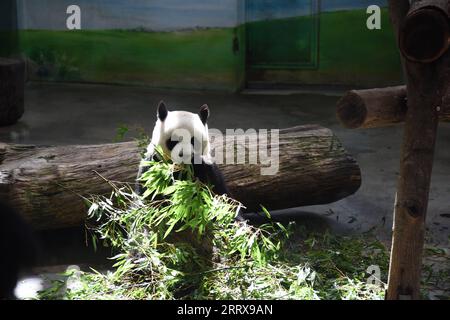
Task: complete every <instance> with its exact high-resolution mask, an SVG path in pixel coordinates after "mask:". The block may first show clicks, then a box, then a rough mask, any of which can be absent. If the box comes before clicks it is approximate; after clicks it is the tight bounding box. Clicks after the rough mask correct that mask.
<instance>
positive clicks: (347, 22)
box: [248, 10, 402, 87]
mask: <svg viewBox="0 0 450 320" xmlns="http://www.w3.org/2000/svg"><path fill="white" fill-rule="evenodd" d="M295 19H303V17H297V18H295ZM366 19H367V14H366V12H365V10H351V11H334V12H323V13H321V14H320V33H319V48H318V65H317V67H316V68H312V69H308V68H306V69H284V70H283V69H267V70H263V69H260V68H255V69H252V68H251V67H250V66H249V70H248V76H249V79H250V80H253V81H256V82H258V81H262V82H272V83H292V84H308V85H311V84H335V85H348V86H357V87H372V86H382V85H389V84H398V83H401V82H402V69H401V63H400V56H399V53H398V51H397V48H396V41H395V37H394V32H393V30H392V28H391V26H390V22H389V14H388V12H387V10H383V12H382V29H381V30H368V29H367V28H366ZM287 20H289V19H280V20H278V21H277V20H272V21H268V22H265V23H270V24H273V28H278V27H279V26H281V25H283V26H284V25H285V24H286V21H287ZM290 20H292V18H290ZM292 23H295V22H294V21H293V22H292ZM284 28H285V29H286V27H284Z"/></svg>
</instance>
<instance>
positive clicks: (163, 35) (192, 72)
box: [20, 28, 243, 91]
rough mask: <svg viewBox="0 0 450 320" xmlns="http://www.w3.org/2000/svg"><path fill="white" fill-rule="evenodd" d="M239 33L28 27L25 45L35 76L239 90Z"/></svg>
mask: <svg viewBox="0 0 450 320" xmlns="http://www.w3.org/2000/svg"><path fill="white" fill-rule="evenodd" d="M238 32H239V28H220V29H219V28H217V29H202V30H193V31H179V32H142V31H126V30H124V31H118V30H104V31H103V30H95V31H94V30H81V31H49V30H26V31H25V30H23V31H20V46H21V48H22V51H23V53H24V54H25V55H26V56H27V57H28V58H29V69H30V71H31V72H30V75H31V76H32V77H33V78H34V79H41V80H42V79H44V80H53V81H87V82H100V83H123V84H137V85H148V86H152V87H160V88H166V87H167V88H169V87H170V88H189V89H212V90H225V91H233V90H236V88H238V87H239V86H240V84H241V82H242V81H243V75H242V69H243V54H242V53H240V52H239V51H237V52H235V51H233V42H234V41H235V37H237V34H238Z"/></svg>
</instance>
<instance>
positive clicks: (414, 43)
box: [400, 7, 450, 63]
mask: <svg viewBox="0 0 450 320" xmlns="http://www.w3.org/2000/svg"><path fill="white" fill-rule="evenodd" d="M449 39H450V28H449V22H448V16H447V15H446V14H445V12H443V11H442V10H439V9H436V8H432V7H427V8H421V9H420V10H415V11H412V12H411V13H410V14H409V15H408V16H407V18H406V19H405V21H404V23H403V25H402V28H401V31H400V50H401V52H402V53H403V55H404V57H405V58H406V59H408V60H410V61H413V62H421V63H430V62H433V61H436V60H437V59H439V58H440V57H441V56H442V55H443V54H444V53H445V52H446V51H447V50H448V48H449V45H450V40H449Z"/></svg>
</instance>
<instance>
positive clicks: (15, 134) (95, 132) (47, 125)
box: [0, 83, 450, 246]
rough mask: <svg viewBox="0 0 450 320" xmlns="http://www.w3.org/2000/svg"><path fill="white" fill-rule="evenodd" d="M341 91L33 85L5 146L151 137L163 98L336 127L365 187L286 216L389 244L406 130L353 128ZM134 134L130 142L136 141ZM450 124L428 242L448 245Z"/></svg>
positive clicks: (440, 152)
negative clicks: (137, 132) (344, 114)
mask: <svg viewBox="0 0 450 320" xmlns="http://www.w3.org/2000/svg"><path fill="white" fill-rule="evenodd" d="M338 98H339V95H338V94H337V93H336V92H331V91H330V92H323V93H322V94H317V93H316V94H306V93H302V94H295V93H294V92H290V93H288V94H283V93H282V92H272V93H270V92H269V93H268V92H252V93H251V94H250V93H249V94H240V95H230V94H222V93H210V92H192V91H180V90H155V89H148V88H142V87H121V86H104V85H81V84H49V83H30V84H28V85H27V88H26V106H25V110H26V113H25V114H24V116H23V118H22V119H21V120H20V122H19V123H18V124H16V125H14V126H11V127H7V128H0V141H5V142H15V143H30V144H58V145H63V144H95V143H107V142H112V141H113V140H114V138H115V136H116V130H117V128H118V127H119V126H120V125H127V126H128V127H130V128H137V127H142V128H145V129H146V131H147V132H148V133H150V130H151V129H152V126H153V124H154V121H155V109H156V105H157V103H158V102H159V101H160V100H164V101H165V102H166V103H167V104H168V105H169V106H170V107H171V108H172V109H173V110H174V109H185V110H188V111H193V112H196V111H197V110H198V108H199V107H200V106H201V105H202V104H204V103H208V104H209V106H210V109H211V118H210V128H218V129H221V130H223V129H225V128H243V129H247V128H256V129H258V128H267V129H270V128H286V127H291V126H296V125H302V124H320V125H322V126H325V127H328V128H330V129H332V130H333V131H334V132H335V134H336V135H337V136H338V137H339V138H340V140H341V142H342V143H343V145H344V146H345V148H346V149H347V150H348V151H349V152H350V154H352V155H353V156H354V157H355V158H356V159H357V161H358V162H359V165H360V166H361V170H362V175H363V181H362V187H361V189H360V190H359V191H358V192H357V193H356V194H355V195H353V196H351V197H348V198H346V199H344V200H341V201H339V202H336V203H333V204H329V205H321V206H313V207H306V208H305V207H304V208H299V209H294V210H287V211H285V212H282V214H284V215H289V216H290V215H292V214H294V215H296V216H298V217H303V219H304V220H305V221H306V222H308V221H309V222H311V221H319V224H326V225H328V226H330V227H331V228H332V229H335V230H351V231H356V232H364V231H367V230H370V229H372V228H375V229H376V232H377V234H378V235H379V236H380V237H381V238H382V239H386V240H387V239H390V233H391V226H392V211H393V204H394V196H395V187H396V180H397V175H398V167H399V153H400V152H399V150H400V144H401V139H402V126H396V127H390V128H380V129H369V130H348V129H344V128H342V127H341V126H340V125H339V123H338V121H337V120H336V117H335V103H336V101H337V99H338ZM132 136H133V133H131V134H130V135H129V136H128V137H129V138H130V139H131V138H132ZM449 164H450V124H448V123H446V124H442V125H441V127H440V129H439V137H438V142H437V153H436V156H435V166H434V172H433V177H432V188H431V196H430V206H429V210H428V217H427V226H428V229H429V232H428V237H429V238H428V240H429V241H430V242H432V243H435V244H439V245H444V246H446V245H448V241H449V235H450V219H449V215H450V165H449Z"/></svg>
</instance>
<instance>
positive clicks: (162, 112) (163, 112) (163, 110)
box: [158, 101, 169, 121]
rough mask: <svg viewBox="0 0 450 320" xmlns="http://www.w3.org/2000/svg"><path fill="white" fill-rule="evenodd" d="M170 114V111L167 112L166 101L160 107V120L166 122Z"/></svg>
mask: <svg viewBox="0 0 450 320" xmlns="http://www.w3.org/2000/svg"><path fill="white" fill-rule="evenodd" d="M168 114H169V110H167V107H166V104H165V103H164V101H161V102H160V103H159V105H158V119H159V120H161V121H164V120H166V118H167V115H168Z"/></svg>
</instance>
